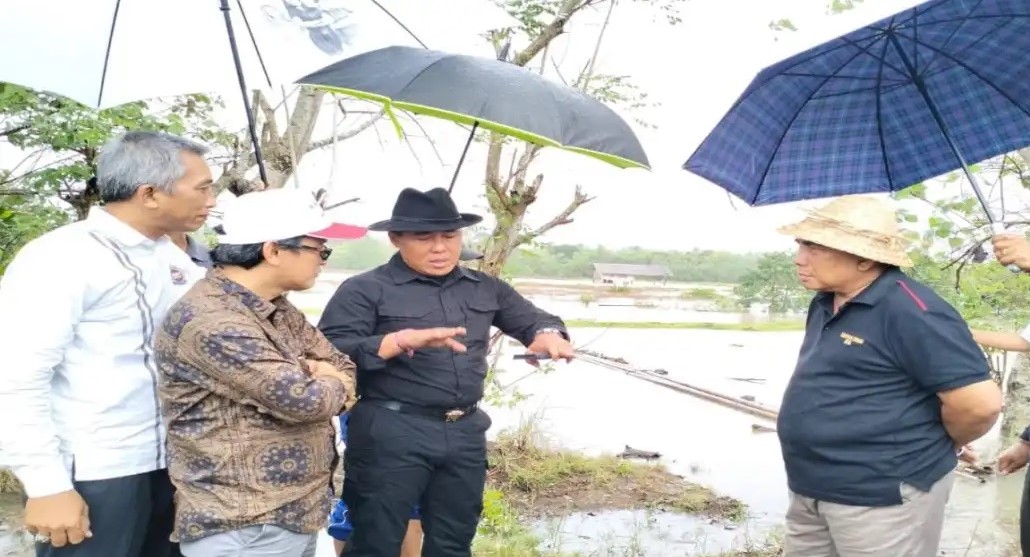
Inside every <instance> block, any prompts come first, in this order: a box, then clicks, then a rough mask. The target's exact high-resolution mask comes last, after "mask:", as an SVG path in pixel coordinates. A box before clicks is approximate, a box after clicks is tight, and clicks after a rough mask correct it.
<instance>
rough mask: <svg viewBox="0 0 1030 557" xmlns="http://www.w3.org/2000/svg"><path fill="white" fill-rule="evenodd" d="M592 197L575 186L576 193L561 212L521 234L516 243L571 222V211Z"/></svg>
mask: <svg viewBox="0 0 1030 557" xmlns="http://www.w3.org/2000/svg"><path fill="white" fill-rule="evenodd" d="M537 178H543V176H538V177H537ZM536 187H537V188H539V187H540V185H539V184H536ZM593 199H594V197H593V196H589V195H587V194H585V193H583V188H582V187H581V186H576V193H575V195H574V196H573V197H572V201H570V202H569V204H568V205H566V206H565V209H563V210H562V212H560V213H558V214H557V215H555V217H554V218H552V219H551V220H549V221H547V223H546V224H544V225H542V226H540V227H539V228H537V229H536V230H534V231H532V232H528V233H526V234H523V235H522V236H521V237H520V238H519V242H518V243H519V244H522V243H526V242H532V241H533V240H535V239H536V238H538V237H540V236H542V235H543V234H546V233H547V231H549V230H551V229H552V228H554V227H556V226H562V225H565V224H569V223H571V222H572V213H574V212H576V209H579V207H580V206H581V205H583V204H584V203H589V202H590V201H593Z"/></svg>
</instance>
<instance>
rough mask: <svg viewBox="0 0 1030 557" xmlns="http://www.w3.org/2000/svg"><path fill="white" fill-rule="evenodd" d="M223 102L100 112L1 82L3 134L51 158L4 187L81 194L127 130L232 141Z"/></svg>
mask: <svg viewBox="0 0 1030 557" xmlns="http://www.w3.org/2000/svg"><path fill="white" fill-rule="evenodd" d="M220 106H221V102H220V101H219V100H217V99H215V98H212V97H209V96H206V95H191V96H188V97H181V98H176V99H173V100H170V101H168V102H166V103H162V104H161V106H160V108H159V109H157V110H155V109H154V108H152V107H151V106H150V105H149V104H148V103H145V102H135V103H128V104H124V105H120V106H117V107H113V108H109V109H105V110H99V111H97V110H93V109H91V108H88V107H85V106H83V105H81V104H79V103H77V102H75V101H72V100H70V99H66V98H64V97H59V96H55V95H51V94H49V93H41V92H36V91H33V90H31V89H28V88H25V87H21V86H18V85H11V84H6V83H0V122H2V123H0V133H2V134H3V137H4V139H6V140H7V142H8V143H10V144H11V145H12V146H14V147H16V148H18V149H21V150H22V151H23V152H25V153H27V154H31V153H40V154H44V155H46V157H45V158H46V159H49V160H50V162H48V163H46V164H43V165H39V166H36V167H34V168H29V169H27V170H25V171H24V172H22V173H20V174H15V175H12V176H9V177H7V178H6V179H5V180H3V181H0V186H2V187H5V188H7V189H17V190H19V191H25V192H26V193H27V194H29V195H42V196H46V195H51V194H59V195H61V196H62V198H65V199H68V198H69V197H76V196H75V195H74V194H75V193H76V192H77V191H78V190H81V189H82V188H81V185H82V184H83V183H84V182H85V181H86V180H87V179H89V178H90V177H91V176H92V175H93V172H94V165H95V161H96V156H97V153H98V150H99V148H100V147H101V146H102V145H103V144H104V143H105V142H106V141H107V140H108V139H110V138H111V137H113V136H115V135H117V134H119V133H123V132H125V131H131V130H157V131H165V132H168V133H173V134H176V135H188V136H191V137H195V138H197V139H199V140H201V141H204V142H206V143H216V144H223V145H228V144H230V143H231V142H232V141H234V140H235V136H234V135H233V134H230V133H228V132H226V131H225V130H223V129H221V128H219V127H218V126H217V124H216V123H215V121H214V111H215V109H216V108H218V107H220ZM89 201H91V200H85V202H84V205H85V206H88V204H89ZM73 204H75V203H74V201H73ZM76 208H77V209H81V207H76ZM79 212H80V215H79V216H80V217H81V216H83V215H82V211H81V210H80V211H79Z"/></svg>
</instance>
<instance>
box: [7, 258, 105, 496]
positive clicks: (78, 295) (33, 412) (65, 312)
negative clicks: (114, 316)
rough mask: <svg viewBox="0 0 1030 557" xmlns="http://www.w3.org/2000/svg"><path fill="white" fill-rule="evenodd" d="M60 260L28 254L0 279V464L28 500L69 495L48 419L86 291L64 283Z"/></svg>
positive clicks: (65, 472)
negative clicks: (0, 314) (59, 370)
mask: <svg viewBox="0 0 1030 557" xmlns="http://www.w3.org/2000/svg"><path fill="white" fill-rule="evenodd" d="M60 260H61V257H60V256H59V255H55V254H54V253H53V252H52V251H50V249H49V247H47V246H44V245H42V244H40V243H38V242H35V243H30V244H29V245H27V246H25V247H24V248H23V249H22V251H21V252H20V253H19V254H18V256H17V257H16V258H15V259H14V261H13V262H11V264H10V266H8V268H7V271H6V273H5V274H4V276H3V277H2V279H0V308H3V318H2V319H0V343H2V344H0V353H2V354H3V357H4V363H3V365H2V366H0V423H2V424H3V426H2V427H0V463H2V464H4V465H6V466H8V467H10V468H11V470H12V471H13V472H14V474H15V475H16V476H17V477H18V478H19V479H20V480H21V482H22V484H23V485H24V487H25V491H26V494H27V495H28V496H29V497H44V496H47V495H53V494H56V493H61V492H64V491H69V490H71V489H72V479H71V473H70V470H69V469H68V468H67V467H66V465H65V460H64V458H63V457H62V455H61V452H60V442H59V438H58V430H57V427H56V426H55V424H54V422H53V419H52V417H51V414H52V408H51V404H52V401H51V382H52V380H53V376H54V368H55V366H57V365H58V364H60V363H61V361H62V359H63V358H64V352H65V348H66V347H67V346H68V345H69V344H70V343H71V342H72V340H73V338H74V331H75V327H76V326H77V325H78V323H79V321H80V320H81V318H82V308H83V303H84V302H83V300H84V298H85V286H84V283H83V282H82V281H78V280H68V279H67V277H68V276H69V273H71V272H74V271H70V270H69V269H66V268H63V267H64V264H63V262H62V261H60Z"/></svg>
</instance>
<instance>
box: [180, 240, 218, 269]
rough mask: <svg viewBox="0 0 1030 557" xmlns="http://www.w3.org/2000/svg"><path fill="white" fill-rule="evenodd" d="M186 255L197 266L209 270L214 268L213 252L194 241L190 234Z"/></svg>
mask: <svg viewBox="0 0 1030 557" xmlns="http://www.w3.org/2000/svg"><path fill="white" fill-rule="evenodd" d="M186 253H187V254H188V255H189V256H190V259H192V260H193V262H194V263H196V264H197V265H200V266H201V267H207V268H210V267H211V266H212V262H211V251H210V250H208V249H207V246H205V245H204V244H202V243H200V242H198V241H196V240H194V239H193V237H192V236H190V235H189V234H187V235H186Z"/></svg>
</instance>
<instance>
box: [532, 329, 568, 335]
mask: <svg viewBox="0 0 1030 557" xmlns="http://www.w3.org/2000/svg"><path fill="white" fill-rule="evenodd" d="M536 334H538V335H561V336H565V333H563V332H562V330H561V329H556V328H554V327H545V328H543V329H537V331H536Z"/></svg>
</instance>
